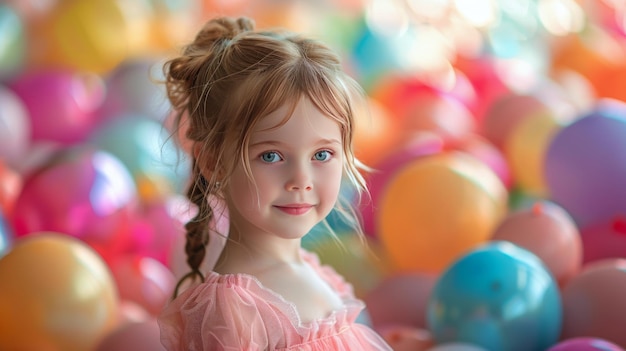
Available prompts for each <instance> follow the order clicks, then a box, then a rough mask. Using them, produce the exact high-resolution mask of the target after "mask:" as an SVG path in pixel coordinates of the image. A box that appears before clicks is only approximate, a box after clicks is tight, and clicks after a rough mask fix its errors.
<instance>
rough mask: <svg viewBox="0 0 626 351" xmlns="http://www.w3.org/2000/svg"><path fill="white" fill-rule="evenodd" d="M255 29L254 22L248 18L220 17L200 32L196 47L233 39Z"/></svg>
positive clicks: (208, 23) (211, 21) (209, 22)
mask: <svg viewBox="0 0 626 351" xmlns="http://www.w3.org/2000/svg"><path fill="white" fill-rule="evenodd" d="M253 29H254V21H252V20H251V19H249V18H247V17H239V18H232V17H218V18H215V19H212V20H210V21H208V22H207V23H206V24H205V25H204V27H203V28H202V29H201V30H200V31H199V32H198V35H197V36H196V39H195V45H197V46H205V45H212V44H213V43H214V42H216V41H219V40H221V39H228V40H230V39H233V38H234V37H235V36H236V35H238V34H240V33H243V32H247V31H251V30H253Z"/></svg>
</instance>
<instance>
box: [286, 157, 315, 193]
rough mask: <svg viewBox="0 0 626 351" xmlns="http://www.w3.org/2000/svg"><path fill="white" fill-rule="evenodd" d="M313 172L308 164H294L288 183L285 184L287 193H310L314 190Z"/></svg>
mask: <svg viewBox="0 0 626 351" xmlns="http://www.w3.org/2000/svg"><path fill="white" fill-rule="evenodd" d="M311 174H312V171H311V170H310V167H309V165H306V164H294V165H292V167H291V169H290V174H289V177H288V180H287V182H286V183H285V190H287V191H299V190H306V191H309V190H311V189H313V179H312V177H311Z"/></svg>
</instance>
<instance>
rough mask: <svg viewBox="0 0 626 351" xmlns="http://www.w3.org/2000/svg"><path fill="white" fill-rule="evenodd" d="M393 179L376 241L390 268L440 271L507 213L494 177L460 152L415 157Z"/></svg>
mask: <svg viewBox="0 0 626 351" xmlns="http://www.w3.org/2000/svg"><path fill="white" fill-rule="evenodd" d="M397 172H398V173H397V174H396V175H394V176H393V178H392V179H391V180H390V181H389V184H388V185H387V187H386V189H385V193H384V194H383V196H382V199H381V203H380V205H379V214H378V215H379V238H380V240H381V242H382V245H383V247H384V249H385V251H386V252H387V254H388V257H389V260H390V261H391V264H393V266H394V268H393V269H394V270H396V271H401V272H425V273H440V272H441V271H442V270H443V269H445V268H446V267H447V266H448V265H449V264H450V263H452V261H453V260H455V259H456V258H458V256H460V255H461V254H463V253H464V252H466V251H467V250H469V249H471V248H473V247H474V246H476V245H478V244H480V243H482V242H485V241H487V240H488V239H489V237H490V235H491V232H492V231H493V229H494V228H495V226H496V225H497V224H498V223H499V222H500V220H501V219H502V218H503V217H504V215H505V213H506V211H507V198H508V194H507V192H506V189H505V187H504V185H503V184H502V182H501V181H500V179H499V178H498V176H497V175H496V174H495V173H494V172H493V171H492V170H491V169H490V168H489V167H488V166H487V165H485V164H484V163H482V162H481V161H479V160H478V159H476V158H474V157H472V156H470V155H467V154H464V153H460V152H449V153H448V152H447V153H441V154H438V155H433V156H428V157H424V158H420V159H418V160H416V161H413V162H411V163H409V164H407V165H405V166H404V167H403V168H402V169H400V170H399V171H397Z"/></svg>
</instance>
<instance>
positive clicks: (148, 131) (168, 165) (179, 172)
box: [89, 114, 191, 201]
mask: <svg viewBox="0 0 626 351" xmlns="http://www.w3.org/2000/svg"><path fill="white" fill-rule="evenodd" d="M89 140H90V141H91V143H92V144H93V145H95V146H96V147H98V148H100V149H102V150H105V151H108V152H110V153H111V154H113V155H115V156H116V157H117V158H118V159H119V160H121V161H122V163H123V164H124V165H125V166H126V167H127V168H128V170H129V171H130V173H131V175H132V177H133V179H134V180H135V183H136V185H137V188H138V191H139V195H140V197H141V198H142V199H144V200H148V201H151V200H153V199H155V198H156V199H158V198H159V197H164V196H166V195H171V194H173V193H180V192H182V191H183V190H184V188H185V187H186V186H187V180H188V179H189V169H191V167H190V166H189V159H188V158H187V157H185V156H184V155H185V154H184V153H183V152H182V151H181V150H179V149H178V147H177V145H176V144H174V143H173V140H172V138H171V137H170V135H169V132H167V130H166V129H164V128H163V126H162V125H161V123H159V122H157V121H155V120H153V119H151V118H148V117H145V116H141V115H133V114H128V115H123V116H119V117H118V118H115V119H113V120H110V121H109V122H108V123H105V124H104V125H102V126H101V127H100V128H99V129H98V130H96V131H95V132H94V133H93V134H92V135H91V136H90V137H89Z"/></svg>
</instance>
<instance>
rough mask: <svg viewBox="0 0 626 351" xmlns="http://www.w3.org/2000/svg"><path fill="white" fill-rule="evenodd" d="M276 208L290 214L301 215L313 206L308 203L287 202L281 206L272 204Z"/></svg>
mask: <svg viewBox="0 0 626 351" xmlns="http://www.w3.org/2000/svg"><path fill="white" fill-rule="evenodd" d="M274 207H276V208H277V209H279V210H281V211H283V212H285V213H287V214H290V215H301V214H305V213H307V212H309V210H311V209H312V208H313V205H310V204H288V205H281V206H274Z"/></svg>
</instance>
